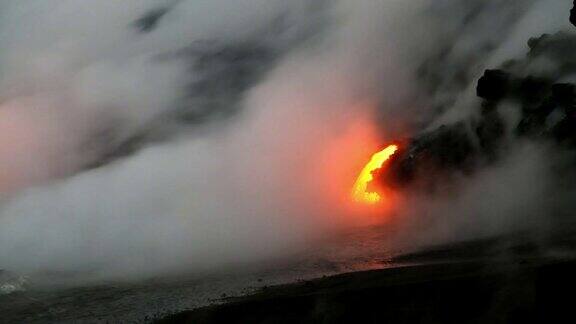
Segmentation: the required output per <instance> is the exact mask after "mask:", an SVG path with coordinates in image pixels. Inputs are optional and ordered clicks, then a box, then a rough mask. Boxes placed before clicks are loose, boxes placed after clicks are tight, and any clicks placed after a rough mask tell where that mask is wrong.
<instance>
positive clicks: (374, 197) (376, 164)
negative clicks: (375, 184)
mask: <svg viewBox="0 0 576 324" xmlns="http://www.w3.org/2000/svg"><path fill="white" fill-rule="evenodd" d="M397 150H398V146H397V145H390V146H388V147H386V148H385V149H384V150H382V151H380V152H378V153H376V154H374V155H373V156H372V159H370V162H368V164H366V166H365V167H364V169H362V172H361V173H360V175H359V176H358V179H357V180H356V183H355V184H354V188H353V189H352V198H353V199H354V201H356V202H359V203H365V204H370V205H373V204H377V203H379V202H380V201H381V200H382V196H381V195H380V193H378V192H369V191H367V190H368V184H369V183H370V182H371V181H372V180H373V179H374V176H373V175H372V172H373V171H375V170H378V169H380V168H381V167H382V166H383V165H384V163H385V162H386V161H388V160H389V159H390V157H392V155H394V154H395V153H396V151H397Z"/></svg>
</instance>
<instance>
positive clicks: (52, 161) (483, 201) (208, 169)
mask: <svg viewBox="0 0 576 324" xmlns="http://www.w3.org/2000/svg"><path fill="white" fill-rule="evenodd" d="M564 2H565V1H559V0H558V1H554V0H541V1H537V0H533V1H531V0H525V1H516V2H514V4H512V3H511V2H510V1H497V0H493V1H456V0H453V1H437V2H434V3H431V2H427V1H400V0H380V1H373V0H361V1H352V0H338V1H337V0H333V1H330V0H325V1H322V0H318V1H305V0H301V1H300V0H295V1H281V0H274V1H270V0H266V1H260V0H241V1H238V0H235V1H232V0H217V1H214V0H212V1H197V0H195V1H192V0H180V1H161V0H144V1H142V0H138V1H137V0H129V1H112V0H110V1H74V0H67V1H42V2H37V1H31V0H26V1H22V0H20V1H8V0H4V1H0V49H1V50H0V117H1V118H0V180H1V183H0V192H2V194H3V196H4V199H3V201H2V206H1V211H0V267H2V268H6V269H10V270H14V271H20V272H34V271H80V272H87V273H92V274H96V275H97V276H103V277H106V278H109V277H117V276H122V275H129V276H132V275H153V274H159V273H165V272H169V271H200V270H208V269H211V268H214V267H221V266H225V265H227V264H233V263H246V262H253V261H258V260H262V259H269V258H271V257H279V256H282V255H289V254H291V253H297V252H298V251H300V250H303V249H306V248H308V247H309V246H310V244H311V242H314V240H316V239H319V238H321V237H323V236H325V235H328V234H329V233H331V232H332V231H334V230H338V229H341V228H346V227H350V226H355V225H359V224H362V223H364V221H365V218H364V217H363V215H358V212H357V211H354V210H349V208H347V206H345V205H346V203H345V201H346V196H347V195H348V190H349V189H350V186H351V185H352V183H353V178H354V175H355V174H354V173H355V172H356V171H358V170H359V167H360V166H361V164H362V163H363V162H364V159H366V157H367V156H369V154H370V152H372V151H374V150H375V149H377V148H378V147H380V146H381V145H383V144H384V143H387V142H389V141H391V140H393V139H397V138H400V137H406V136H411V135H414V134H416V133H417V132H418V131H421V130H423V129H424V128H426V127H428V128H429V129H434V128H436V127H438V126H439V125H440V124H444V123H448V122H450V123H451V122H456V121H460V120H464V119H467V118H470V116H471V115H472V114H473V109H472V108H469V107H471V106H474V104H475V100H478V99H477V98H476V97H475V96H474V87H475V82H476V81H477V79H478V78H479V77H480V76H481V75H482V72H483V70H484V69H485V68H489V67H491V66H494V65H500V64H503V62H504V61H505V60H507V59H513V58H517V57H519V56H522V55H524V53H525V52H526V48H525V47H524V46H525V44H526V42H527V41H528V39H529V38H530V37H532V36H534V34H541V33H543V32H555V31H556V30H559V29H562V28H566V27H567V26H568V22H567V21H568V20H567V19H559V18H558V17H559V16H562V15H563V14H566V13H567V12H568V9H569V8H568V7H569V5H568V4H566V3H564ZM564 21H566V22H564ZM543 150H544V149H543V148H541V147H539V146H538V145H535V144H534V145H532V144H531V145H526V146H523V145H519V146H518V148H514V149H512V150H511V152H512V153H509V154H506V156H505V157H504V158H503V159H502V160H501V162H499V164H497V165H496V166H493V167H491V168H489V169H486V170H483V171H481V172H479V173H477V174H476V176H474V177H472V178H468V179H466V180H463V181H462V183H463V185H462V188H461V189H458V192H459V195H458V198H455V199H444V200H443V199H433V200H430V199H429V198H425V199H424V198H422V199H421V198H417V199H416V200H417V203H416V204H415V205H417V206H419V207H421V206H426V208H425V209H426V210H430V211H431V212H430V215H426V217H428V218H427V219H429V218H430V217H435V216H437V218H438V219H441V220H442V221H441V222H434V223H436V225H435V226H436V227H438V226H440V225H438V223H439V224H441V225H442V226H440V227H442V228H441V230H440V232H441V233H442V235H441V236H442V237H453V236H454V235H453V233H454V232H455V231H460V229H462V228H464V229H465V232H464V233H467V232H476V231H480V232H490V233H495V232H499V231H500V229H501V228H508V229H509V228H512V227H515V226H516V225H515V224H517V223H522V220H521V219H520V218H518V217H519V216H518V215H520V214H522V213H524V212H525V211H528V210H530V213H536V212H537V211H538V208H541V207H542V206H543V205H542V204H539V203H538V202H537V199H536V197H539V196H540V195H541V194H542V192H541V190H544V188H545V186H546V179H548V177H547V175H546V169H545V167H544V166H543V162H542V153H541V152H543ZM514 152H516V153H514ZM527 157H533V158H527ZM517 189H523V190H517ZM525 202H530V203H531V204H528V205H527V204H525ZM532 204H535V205H532ZM532 207H533V208H532ZM418 210H420V209H418ZM418 212H419V211H412V210H409V211H406V213H408V214H410V213H418ZM465 213H466V214H469V215H467V216H469V217H467V218H462V217H458V214H465ZM360 214H361V213H360ZM472 214H474V215H473V216H472ZM401 218H402V217H401V216H398V219H401ZM414 218H415V217H409V216H406V219H409V220H410V221H407V223H410V224H412V225H413V224H414V223H417V224H418V225H416V226H410V227H411V228H412V229H413V228H414V227H424V226H422V221H421V220H418V221H416V222H413V221H412V220H413V219H414ZM470 219H475V221H469V220H470ZM484 229H489V230H486V231H484ZM438 232H439V231H437V230H435V231H434V233H427V232H426V231H420V230H418V233H421V235H422V236H427V235H428V236H435V235H437V233H438ZM475 234H476V233H474V235H475ZM463 235H466V234H463Z"/></svg>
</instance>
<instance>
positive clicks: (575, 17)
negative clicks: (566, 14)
mask: <svg viewBox="0 0 576 324" xmlns="http://www.w3.org/2000/svg"><path fill="white" fill-rule="evenodd" d="M570 22H571V23H572V25H574V26H576V1H574V7H572V10H570Z"/></svg>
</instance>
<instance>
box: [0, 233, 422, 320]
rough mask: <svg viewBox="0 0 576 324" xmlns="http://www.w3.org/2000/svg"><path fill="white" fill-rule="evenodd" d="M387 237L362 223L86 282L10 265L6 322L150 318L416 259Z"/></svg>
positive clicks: (3, 296)
mask: <svg viewBox="0 0 576 324" xmlns="http://www.w3.org/2000/svg"><path fill="white" fill-rule="evenodd" d="M384 236H385V232H384V231H382V230H381V228H370V229H362V230H357V231H354V232H353V233H345V234H342V235H341V236H340V237H338V238H334V239H332V240H330V241H327V242H324V243H322V244H319V245H318V246H314V247H313V248H311V249H310V251H309V252H307V253H305V254H304V255H299V256H294V257H293V258H290V259H289V260H276V261H274V262H270V264H266V265H263V264H259V265H257V266H254V265H242V266H240V265H232V266H229V267H226V269H215V270H214V271H212V272H210V273H204V274H198V273H196V274H180V275H174V276H169V277H159V278H154V279H147V280H141V281H132V282H126V281H123V282H110V283H101V282H96V283H95V282H92V283H88V284H87V283H85V282H83V281H82V276H81V275H77V274H61V273H51V274H42V275H34V276H22V275H19V274H14V273H9V272H6V271H5V272H2V275H1V276H0V314H1V315H0V323H131V322H132V323H141V322H148V321H149V320H150V319H152V318H156V317H158V316H161V315H163V314H170V313H174V312H178V311H182V310H187V309H192V308H196V307H199V306H205V305H210V304H213V303H221V302H225V301H226V299H227V297H232V296H240V295H244V294H249V293H251V292H254V291H256V290H258V289H261V288H263V287H267V286H273V285H278V284H285V283H291V282H297V281H302V280H309V279H314V278H320V277H323V276H330V275H335V274H340V273H346V272H355V271H362V270H371V269H383V268H388V267H397V266H401V265H403V264H407V263H410V262H411V261H409V260H407V261H405V262H404V261H403V262H394V261H392V260H391V255H392V253H391V251H389V250H388V249H387V248H386V246H385V244H383V243H382V242H383V241H385V240H384Z"/></svg>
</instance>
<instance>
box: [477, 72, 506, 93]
mask: <svg viewBox="0 0 576 324" xmlns="http://www.w3.org/2000/svg"><path fill="white" fill-rule="evenodd" d="M509 91H510V74H509V73H506V72H504V71H501V70H486V71H485V72H484V75H483V76H482V77H481V78H480V80H479V81H478V86H477V87H476V93H477V95H478V97H480V98H484V99H486V100H500V99H502V98H504V97H505V96H506V94H507V93H508V92H509Z"/></svg>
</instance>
